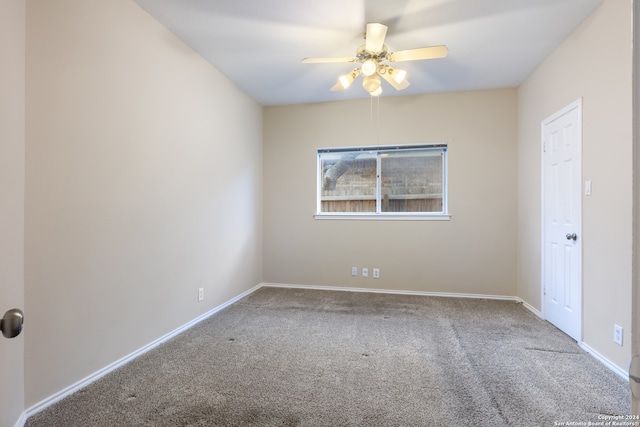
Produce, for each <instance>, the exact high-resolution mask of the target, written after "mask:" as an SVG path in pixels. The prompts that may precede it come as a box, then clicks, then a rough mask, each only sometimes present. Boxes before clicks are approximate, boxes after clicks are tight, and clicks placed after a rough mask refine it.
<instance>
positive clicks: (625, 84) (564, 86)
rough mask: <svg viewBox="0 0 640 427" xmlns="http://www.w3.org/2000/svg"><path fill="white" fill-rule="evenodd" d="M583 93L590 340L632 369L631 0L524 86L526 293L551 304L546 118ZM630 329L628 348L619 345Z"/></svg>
mask: <svg viewBox="0 0 640 427" xmlns="http://www.w3.org/2000/svg"><path fill="white" fill-rule="evenodd" d="M578 98H582V100H583V153H582V154H583V168H582V173H583V179H584V180H591V181H592V185H593V192H592V195H591V196H588V197H586V196H583V199H582V207H583V211H582V213H583V229H582V238H583V341H584V343H585V344H587V345H588V346H590V347H591V348H593V349H595V350H596V351H597V352H598V353H600V354H601V355H603V356H605V357H606V358H607V359H609V360H611V361H612V362H613V363H615V364H616V365H617V366H619V367H620V368H621V369H624V370H626V369H627V366H628V363H629V360H630V343H631V340H630V337H631V336H630V331H631V234H632V233H631V206H632V194H631V184H632V164H631V163H632V139H631V131H632V126H631V2H629V1H621V0H606V1H605V2H604V3H603V5H602V6H601V7H600V8H599V9H597V10H596V11H595V12H594V13H593V15H592V16H590V17H589V18H588V19H587V20H586V21H585V22H584V23H583V24H582V25H581V26H580V27H579V28H578V29H577V30H576V31H575V32H574V33H573V34H571V36H570V37H569V38H568V39H567V40H566V41H565V42H564V43H563V44H562V45H561V46H560V47H559V48H558V49H557V50H556V51H555V52H554V53H553V54H552V55H551V56H550V57H549V58H548V59H547V60H546V61H545V62H544V63H543V64H541V65H540V66H539V67H538V69H537V70H536V71H535V72H534V73H533V74H532V75H531V76H530V77H529V78H528V79H527V80H526V81H525V82H524V84H522V86H521V87H520V88H519V91H518V110H519V116H518V295H519V296H520V297H522V298H523V299H524V300H526V301H528V302H529V303H531V305H533V306H534V307H536V308H541V293H540V283H541V280H540V274H541V272H540V268H541V266H540V254H541V249H540V240H541V237H540V233H541V231H540V230H541V225H540V209H541V189H540V187H541V185H540V182H541V175H540V171H541V158H540V146H541V143H540V140H541V136H540V123H541V121H542V120H544V119H545V118H546V117H548V116H550V115H552V114H553V113H555V112H556V111H558V110H560V109H562V108H563V107H565V106H566V105H568V104H570V103H571V102H573V101H575V100H576V99H578ZM614 324H618V325H620V326H623V328H624V330H625V345H624V347H620V346H618V345H617V344H615V343H614V342H613V325H614Z"/></svg>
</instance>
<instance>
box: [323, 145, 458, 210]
mask: <svg viewBox="0 0 640 427" xmlns="http://www.w3.org/2000/svg"><path fill="white" fill-rule="evenodd" d="M332 216H339V217H344V216H352V217H356V218H363V217H369V218H372V217H376V218H397V217H405V218H409V217H420V218H419V219H448V215H447V145H446V144H433V145H404V146H393V147H357V148H353V147H352V148H326V149H319V150H318V208H317V216H316V217H332Z"/></svg>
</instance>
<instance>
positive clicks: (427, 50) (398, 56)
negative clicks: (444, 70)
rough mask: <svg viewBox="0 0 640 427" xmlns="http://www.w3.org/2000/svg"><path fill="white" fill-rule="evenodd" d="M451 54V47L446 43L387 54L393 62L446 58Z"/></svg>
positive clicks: (388, 58)
mask: <svg viewBox="0 0 640 427" xmlns="http://www.w3.org/2000/svg"><path fill="white" fill-rule="evenodd" d="M448 54H449V49H448V48H447V47H446V46H445V45H441V46H431V47H422V48H418V49H409V50H399V51H397V52H392V53H390V54H388V55H387V60H388V61H391V62H402V61H417V60H420V59H436V58H444V57H445V56H447V55H448Z"/></svg>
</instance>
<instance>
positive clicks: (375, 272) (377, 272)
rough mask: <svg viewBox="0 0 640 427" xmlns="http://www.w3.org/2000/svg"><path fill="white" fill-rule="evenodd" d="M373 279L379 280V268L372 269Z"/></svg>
mask: <svg viewBox="0 0 640 427" xmlns="http://www.w3.org/2000/svg"><path fill="white" fill-rule="evenodd" d="M373 278H374V279H379V278H380V269H379V268H374V269H373Z"/></svg>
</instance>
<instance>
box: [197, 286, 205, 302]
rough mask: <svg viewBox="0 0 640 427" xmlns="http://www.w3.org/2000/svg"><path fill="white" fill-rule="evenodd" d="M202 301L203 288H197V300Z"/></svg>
mask: <svg viewBox="0 0 640 427" xmlns="http://www.w3.org/2000/svg"><path fill="white" fill-rule="evenodd" d="M200 301H204V288H198V302H200Z"/></svg>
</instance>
